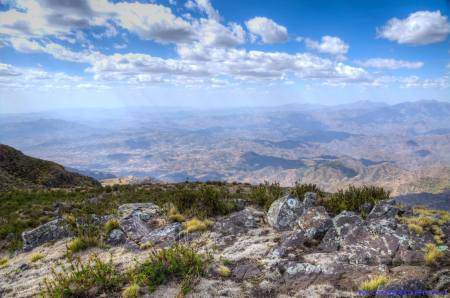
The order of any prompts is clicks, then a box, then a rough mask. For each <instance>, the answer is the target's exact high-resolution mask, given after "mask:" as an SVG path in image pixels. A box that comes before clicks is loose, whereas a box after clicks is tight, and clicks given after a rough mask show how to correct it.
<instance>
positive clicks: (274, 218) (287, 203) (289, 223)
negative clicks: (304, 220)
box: [267, 195, 304, 230]
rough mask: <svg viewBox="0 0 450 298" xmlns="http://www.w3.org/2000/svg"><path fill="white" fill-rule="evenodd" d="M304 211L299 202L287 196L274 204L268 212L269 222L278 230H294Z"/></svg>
mask: <svg viewBox="0 0 450 298" xmlns="http://www.w3.org/2000/svg"><path fill="white" fill-rule="evenodd" d="M303 209H304V208H303V205H302V203H301V202H300V201H299V200H297V199H296V198H294V197H291V196H289V195H286V196H284V197H281V198H279V199H278V200H276V201H275V202H273V203H272V205H271V206H270V208H269V211H268V212H267V221H268V223H269V225H271V226H272V227H273V228H275V229H278V230H287V229H292V228H294V227H295V225H296V221H297V219H298V218H299V217H300V215H302V213H303Z"/></svg>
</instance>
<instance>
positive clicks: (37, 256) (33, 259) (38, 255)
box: [30, 252, 44, 263]
mask: <svg viewBox="0 0 450 298" xmlns="http://www.w3.org/2000/svg"><path fill="white" fill-rule="evenodd" d="M42 258H44V255H43V254H41V253H39V252H37V253H35V254H33V255H32V256H31V258H30V261H31V262H32V263H35V262H37V261H39V260H40V259H42Z"/></svg>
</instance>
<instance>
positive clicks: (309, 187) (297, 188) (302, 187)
mask: <svg viewBox="0 0 450 298" xmlns="http://www.w3.org/2000/svg"><path fill="white" fill-rule="evenodd" d="M307 192H315V193H316V194H317V196H318V197H319V198H321V197H324V196H325V192H324V191H323V190H321V189H320V188H319V187H318V186H317V185H316V184H312V183H299V182H295V185H294V187H292V188H291V195H292V196H294V197H296V198H297V199H299V200H300V201H303V199H304V197H305V193H307Z"/></svg>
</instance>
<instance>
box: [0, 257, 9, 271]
mask: <svg viewBox="0 0 450 298" xmlns="http://www.w3.org/2000/svg"><path fill="white" fill-rule="evenodd" d="M8 263H9V260H8V258H7V257H2V258H0V269H1V268H5V267H7V266H8Z"/></svg>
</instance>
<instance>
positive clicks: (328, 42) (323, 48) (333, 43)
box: [305, 35, 350, 56]
mask: <svg viewBox="0 0 450 298" xmlns="http://www.w3.org/2000/svg"><path fill="white" fill-rule="evenodd" d="M305 44H306V46H307V47H308V48H310V49H313V50H316V51H318V52H320V53H327V54H331V55H336V56H342V55H345V54H346V53H347V52H348V49H349V48H350V46H349V45H348V44H346V43H345V42H344V41H343V40H342V39H340V38H339V37H336V36H329V35H325V36H323V37H322V39H321V41H320V42H319V41H315V40H312V39H309V38H305Z"/></svg>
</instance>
